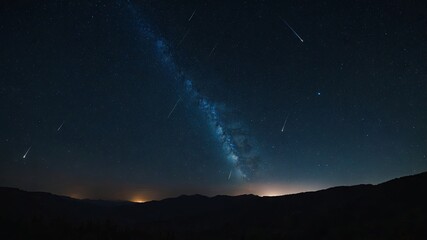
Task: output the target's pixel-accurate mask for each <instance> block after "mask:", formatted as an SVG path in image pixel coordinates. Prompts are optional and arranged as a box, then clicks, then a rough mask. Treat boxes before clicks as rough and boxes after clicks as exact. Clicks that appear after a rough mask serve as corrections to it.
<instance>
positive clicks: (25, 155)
mask: <svg viewBox="0 0 427 240" xmlns="http://www.w3.org/2000/svg"><path fill="white" fill-rule="evenodd" d="M31 147H32V146H30V147H29V148H28V150H27V151H26V152H25V154H24V156H22V158H26V157H27V154H28V152H29V151H30V149H31Z"/></svg>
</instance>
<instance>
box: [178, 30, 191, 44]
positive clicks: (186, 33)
mask: <svg viewBox="0 0 427 240" xmlns="http://www.w3.org/2000/svg"><path fill="white" fill-rule="evenodd" d="M189 32H190V29H188V30H187V32H185V34H184V36H183V37H182V38H181V40H180V41H179V43H178V46H179V45H181V43H182V42H184V39H185V38H186V37H187V35H188V33H189Z"/></svg>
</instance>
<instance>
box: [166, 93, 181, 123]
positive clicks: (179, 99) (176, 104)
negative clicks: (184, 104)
mask: <svg viewBox="0 0 427 240" xmlns="http://www.w3.org/2000/svg"><path fill="white" fill-rule="evenodd" d="M179 101H181V97H179V99H178V101H176V103H175V105H174V106H173V108H172V110H171V111H170V113H169V114H168V117H167V118H169V117H170V116H171V114H172V113H173V111H174V110H175V108H176V106H177V105H178V103H179Z"/></svg>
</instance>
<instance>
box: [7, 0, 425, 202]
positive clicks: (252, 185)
mask: <svg viewBox="0 0 427 240" xmlns="http://www.w3.org/2000/svg"><path fill="white" fill-rule="evenodd" d="M0 6H1V7H0V110H1V115H0V186H8V187H18V188H21V189H24V190H30V191H46V192H52V193H56V194H63V195H67V196H72V197H76V198H102V199H119V200H131V201H146V200H151V199H162V198H165V197H172V196H178V195H181V194H196V193H200V194H205V195H209V196H211V195H217V194H228V195H236V194H244V193H253V194H258V195H277V194H286V193H293V192H300V191H308V190H316V189H321V188H325V187H331V186H337V185H352V184H359V183H379V182H382V181H385V180H389V179H391V178H395V177H400V176H404V175H410V174H415V173H419V172H422V171H426V170H427V30H426V29H427V14H426V10H427V2H426V1H424V0H418V1H406V0H391V1H385V0H384V1H371V0H362V1H341V0H330V1H329V0H325V1H307V0H305V1H303V0H299V1H279V0H277V1H261V0H258V1H216V0H209V1H154V0H152V1H148V0H147V1H126V0H118V1H2V3H1V4H0ZM24 156H25V157H24Z"/></svg>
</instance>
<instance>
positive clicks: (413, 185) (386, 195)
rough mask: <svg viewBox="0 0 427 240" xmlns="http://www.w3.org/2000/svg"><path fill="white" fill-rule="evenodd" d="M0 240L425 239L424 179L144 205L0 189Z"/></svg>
mask: <svg viewBox="0 0 427 240" xmlns="http://www.w3.org/2000/svg"><path fill="white" fill-rule="evenodd" d="M0 239H427V173H422V174H418V175H414V176H409V177H403V178H399V179H395V180H392V181H389V182H386V183H383V184H379V185H358V186H351V187H335V188H330V189H327V190H322V191H317V192H309V193H301V194H295V195H288V196H280V197H258V196H253V195H243V196H236V197H229V196H216V197H212V198H208V197H204V196H201V195H194V196H181V197H178V198H173V199H166V200H162V201H153V202H148V203H144V204H137V203H129V202H108V201H91V200H76V199H72V198H68V197H62V196H56V195H52V194H49V193H39V192H25V191H21V190H18V189H13V188H0Z"/></svg>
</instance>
